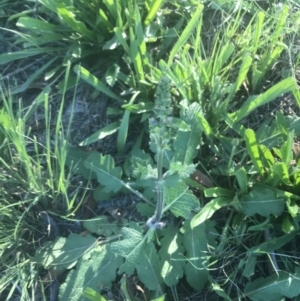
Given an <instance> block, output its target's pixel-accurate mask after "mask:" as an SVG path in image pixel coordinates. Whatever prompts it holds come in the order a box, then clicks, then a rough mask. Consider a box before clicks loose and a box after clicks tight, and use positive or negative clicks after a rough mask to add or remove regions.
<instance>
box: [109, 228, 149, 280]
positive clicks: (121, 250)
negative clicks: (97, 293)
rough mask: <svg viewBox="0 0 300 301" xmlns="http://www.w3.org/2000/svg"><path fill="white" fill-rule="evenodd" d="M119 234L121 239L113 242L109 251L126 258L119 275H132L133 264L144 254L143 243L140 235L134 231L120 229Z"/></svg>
mask: <svg viewBox="0 0 300 301" xmlns="http://www.w3.org/2000/svg"><path fill="white" fill-rule="evenodd" d="M121 234H122V237H123V239H122V240H120V241H117V242H113V243H112V244H111V251H112V252H113V253H115V254H117V255H120V256H122V257H124V258H126V261H125V262H124V263H123V264H122V266H121V267H120V270H119V274H121V273H123V272H125V273H126V274H128V275H132V274H133V272H134V268H135V264H136V263H137V261H138V259H139V257H140V255H141V253H142V252H144V245H145V241H144V239H143V235H142V233H141V232H139V231H137V230H134V229H130V228H122V230H121Z"/></svg>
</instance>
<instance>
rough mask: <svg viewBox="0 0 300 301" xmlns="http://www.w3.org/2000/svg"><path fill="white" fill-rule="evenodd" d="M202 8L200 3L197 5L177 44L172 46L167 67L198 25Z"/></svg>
mask: <svg viewBox="0 0 300 301" xmlns="http://www.w3.org/2000/svg"><path fill="white" fill-rule="evenodd" d="M203 7H204V6H203V4H200V3H199V4H198V7H197V9H196V11H195V13H194V14H193V16H192V18H191V20H190V21H189V23H188V24H187V26H186V27H185V29H184V30H183V31H182V34H181V35H180V37H179V38H178V40H177V42H176V43H175V45H174V46H173V48H172V50H171V52H170V55H169V60H168V65H169V66H170V65H171V63H172V61H173V59H174V57H175V55H176V54H177V53H178V52H179V50H180V48H181V47H183V46H184V45H185V44H186V42H187V40H188V38H189V37H190V36H191V34H192V33H193V31H194V29H195V27H196V26H197V24H198V23H199V19H200V18H201V14H202V11H203Z"/></svg>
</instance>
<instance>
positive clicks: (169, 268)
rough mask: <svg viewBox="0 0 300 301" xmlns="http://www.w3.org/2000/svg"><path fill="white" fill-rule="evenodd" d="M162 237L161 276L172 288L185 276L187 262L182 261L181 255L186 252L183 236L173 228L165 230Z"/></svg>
mask: <svg viewBox="0 0 300 301" xmlns="http://www.w3.org/2000/svg"><path fill="white" fill-rule="evenodd" d="M162 235H163V238H162V239H161V240H160V243H161V248H160V250H159V252H158V256H159V257H160V261H161V263H160V266H161V275H162V277H163V280H164V283H165V284H166V285H167V286H169V287H171V286H173V285H176V284H177V283H178V281H179V279H180V278H181V277H182V276H183V272H184V265H185V262H184V261H183V260H182V255H181V254H183V253H184V252H185V250H184V247H183V245H182V235H181V234H180V233H179V232H178V231H177V230H176V229H174V228H173V227H167V228H165V229H163V231H162Z"/></svg>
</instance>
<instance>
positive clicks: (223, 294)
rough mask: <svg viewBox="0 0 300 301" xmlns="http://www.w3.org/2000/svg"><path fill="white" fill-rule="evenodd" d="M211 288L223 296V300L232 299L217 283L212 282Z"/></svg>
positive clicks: (230, 300)
mask: <svg viewBox="0 0 300 301" xmlns="http://www.w3.org/2000/svg"><path fill="white" fill-rule="evenodd" d="M211 286H212V290H213V291H214V292H216V294H217V295H218V296H220V297H222V298H223V300H225V301H232V299H231V298H230V297H229V296H228V295H227V294H226V292H225V291H224V290H223V289H222V288H221V287H220V286H219V284H217V283H212V284H211Z"/></svg>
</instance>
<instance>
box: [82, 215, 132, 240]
mask: <svg viewBox="0 0 300 301" xmlns="http://www.w3.org/2000/svg"><path fill="white" fill-rule="evenodd" d="M127 223H128V221H127V220H126V219H125V218H122V219H118V220H114V221H112V220H110V219H109V217H108V216H106V215H103V216H98V217H95V218H92V219H89V220H86V221H84V222H83V226H84V228H85V229H87V230H88V231H90V232H92V233H95V234H97V235H102V236H105V237H107V236H111V235H117V234H119V233H120V231H121V227H123V226H125V224H127Z"/></svg>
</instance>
